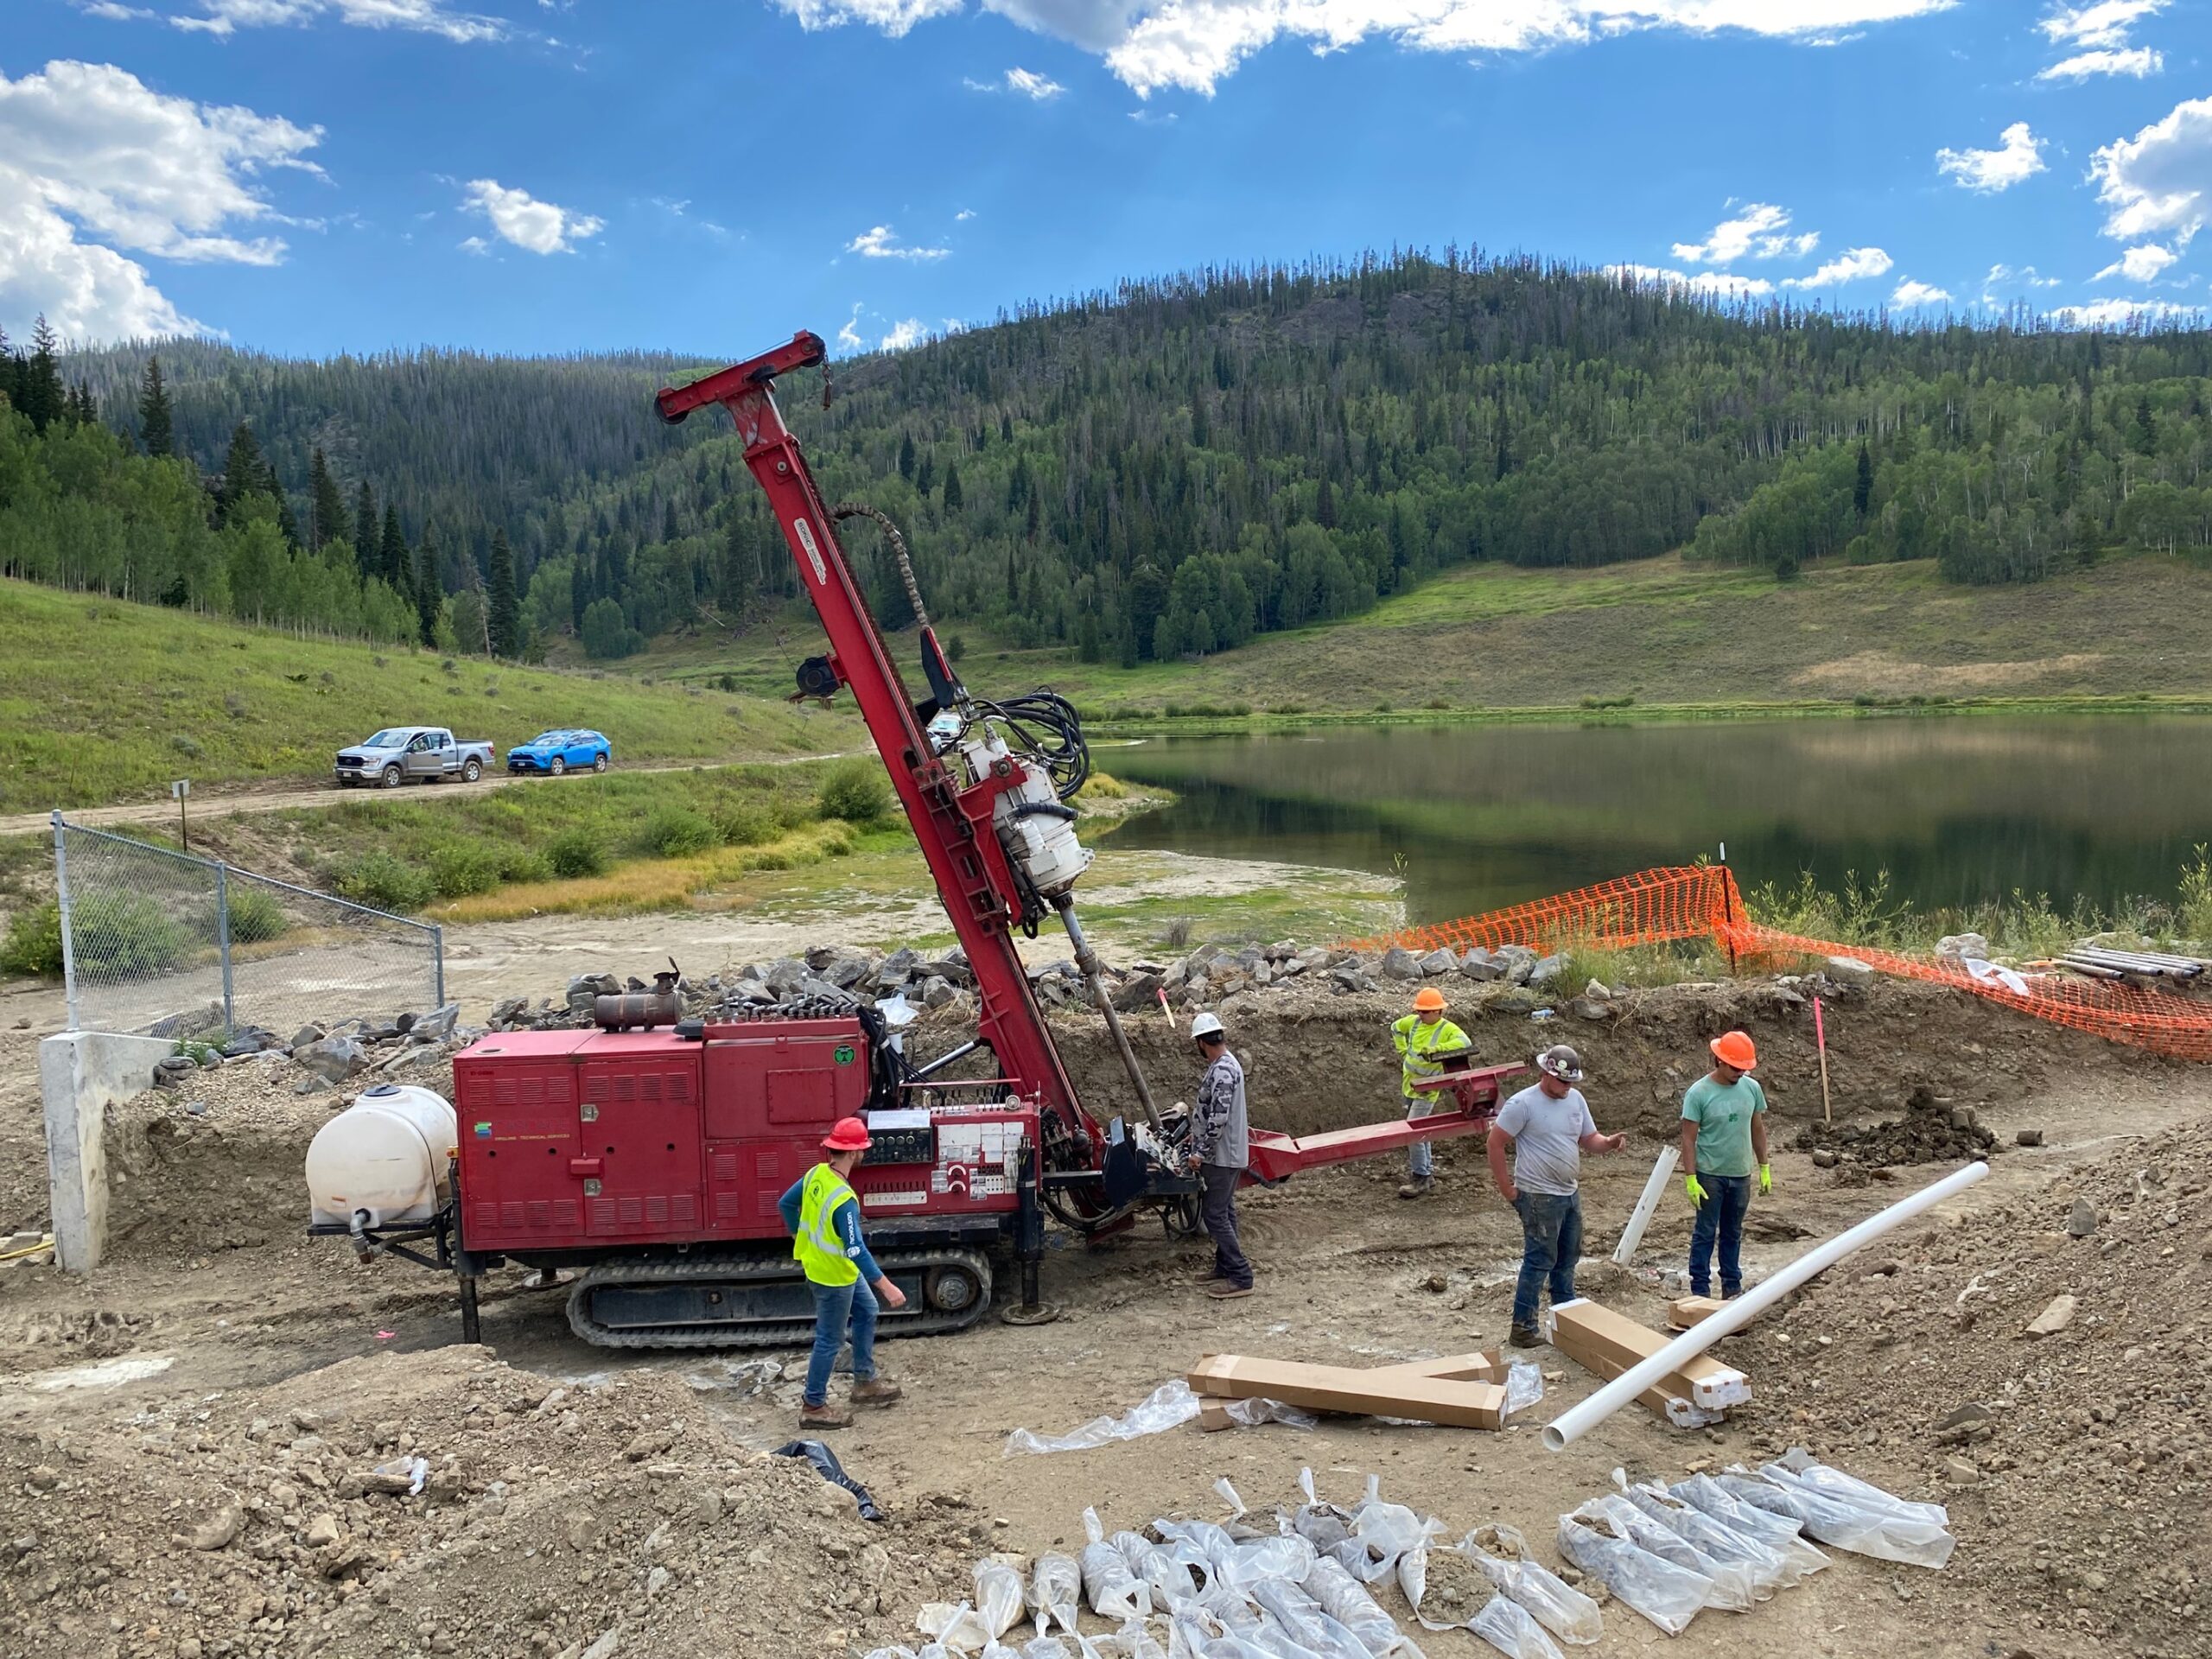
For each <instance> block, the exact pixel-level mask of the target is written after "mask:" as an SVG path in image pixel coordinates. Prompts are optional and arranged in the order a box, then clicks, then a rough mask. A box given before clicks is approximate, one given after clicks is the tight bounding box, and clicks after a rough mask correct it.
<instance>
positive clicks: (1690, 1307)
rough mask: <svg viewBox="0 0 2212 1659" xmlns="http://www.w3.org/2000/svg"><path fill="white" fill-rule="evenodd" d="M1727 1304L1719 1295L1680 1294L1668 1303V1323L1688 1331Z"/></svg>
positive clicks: (1679, 1329) (1677, 1328) (1676, 1328)
mask: <svg viewBox="0 0 2212 1659" xmlns="http://www.w3.org/2000/svg"><path fill="white" fill-rule="evenodd" d="M1726 1306H1728V1304H1727V1303H1726V1302H1724V1301H1722V1300H1720V1299H1719V1297H1718V1296H1679V1297H1676V1298H1675V1300H1673V1301H1671V1302H1669V1303H1668V1304H1667V1323H1668V1324H1669V1325H1672V1326H1673V1327H1674V1328H1675V1330H1677V1331H1687V1330H1688V1329H1689V1328H1690V1326H1692V1325H1695V1324H1696V1323H1697V1322H1698V1321H1699V1320H1700V1319H1711V1318H1712V1317H1713V1315H1714V1314H1716V1313H1719V1311H1720V1310H1721V1309H1722V1308H1724V1307H1726Z"/></svg>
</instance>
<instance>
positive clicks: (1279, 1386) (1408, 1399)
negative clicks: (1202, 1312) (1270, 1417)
mask: <svg viewBox="0 0 2212 1659" xmlns="http://www.w3.org/2000/svg"><path fill="white" fill-rule="evenodd" d="M1185 1381H1186V1382H1188V1383H1190V1385H1191V1388H1192V1390H1193V1391H1194V1392H1196V1393H1198V1394H1201V1395H1211V1396H1212V1397H1214V1398H1216V1399H1224V1398H1225V1399H1231V1400H1253V1399H1262V1400H1280V1401H1281V1402H1284V1403H1285V1404H1287V1405H1293V1406H1304V1407H1305V1408H1306V1409H1307V1410H1308V1411H1335V1412H1342V1413H1344V1414H1347V1415H1349V1416H1355V1417H1408V1418H1411V1419H1413V1420H1414V1421H1417V1422H1424V1423H1442V1424H1444V1425H1446V1426H1447V1427H1453V1428H1499V1427H1503V1425H1504V1415H1505V1390H1504V1389H1502V1388H1500V1387H1499V1386H1498V1385H1497V1384H1496V1383H1452V1382H1446V1381H1442V1380H1440V1379H1437V1378H1434V1377H1421V1376H1394V1375H1392V1374H1391V1373H1390V1372H1389V1371H1388V1370H1382V1371H1374V1370H1351V1369H1347V1368H1345V1367H1343V1366H1337V1365H1308V1364H1304V1363H1300V1362H1299V1361H1297V1360H1288V1359H1254V1358H1250V1357H1246V1356H1244V1355H1241V1354H1209V1355H1207V1356H1205V1357H1204V1358H1202V1359H1200V1360H1199V1361H1198V1364H1197V1365H1196V1366H1195V1367H1194V1368H1193V1369H1192V1370H1191V1372H1190V1373H1189V1375H1188V1376H1186V1377H1185Z"/></svg>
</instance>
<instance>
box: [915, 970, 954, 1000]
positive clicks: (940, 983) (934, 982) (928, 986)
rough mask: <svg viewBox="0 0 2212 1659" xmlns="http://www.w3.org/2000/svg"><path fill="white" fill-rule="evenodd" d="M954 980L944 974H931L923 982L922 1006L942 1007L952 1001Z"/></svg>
mask: <svg viewBox="0 0 2212 1659" xmlns="http://www.w3.org/2000/svg"><path fill="white" fill-rule="evenodd" d="M953 995H954V993H953V988H952V982H951V981H950V980H949V979H947V978H945V976H944V975H942V974H931V976H929V977H928V978H927V979H925V980H924V981H923V982H922V1006H923V1007H929V1008H941V1007H944V1005H945V1004H946V1003H948V1002H950V1001H952V998H953Z"/></svg>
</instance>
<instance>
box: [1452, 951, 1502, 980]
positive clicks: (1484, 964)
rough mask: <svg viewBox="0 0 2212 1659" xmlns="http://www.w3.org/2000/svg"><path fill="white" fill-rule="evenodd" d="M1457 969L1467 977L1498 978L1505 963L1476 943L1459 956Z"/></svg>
mask: <svg viewBox="0 0 2212 1659" xmlns="http://www.w3.org/2000/svg"><path fill="white" fill-rule="evenodd" d="M1459 971H1460V972H1461V973H1463V974H1465V976H1467V977H1468V978H1469V979H1475V980H1487V979H1500V978H1503V976H1504V974H1505V964H1504V963H1503V962H1500V961H1499V960H1498V959H1497V957H1495V956H1493V955H1492V954H1491V952H1490V951H1489V950H1485V949H1484V947H1483V946H1481V945H1479V944H1478V945H1477V946H1476V947H1475V948H1474V949H1473V950H1470V951H1468V952H1467V954H1466V955H1465V956H1464V957H1460V958H1459Z"/></svg>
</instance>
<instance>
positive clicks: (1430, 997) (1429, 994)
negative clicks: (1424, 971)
mask: <svg viewBox="0 0 2212 1659" xmlns="http://www.w3.org/2000/svg"><path fill="white" fill-rule="evenodd" d="M1414 1007H1416V1008H1419V1009H1420V1010H1421V1012H1422V1013H1423V1014H1441V1013H1443V1012H1444V993H1443V992H1441V991H1440V990H1438V989H1437V988H1436V987H1435V986H1433V985H1424V986H1422V987H1421V989H1419V990H1417V991H1415V992H1414Z"/></svg>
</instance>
